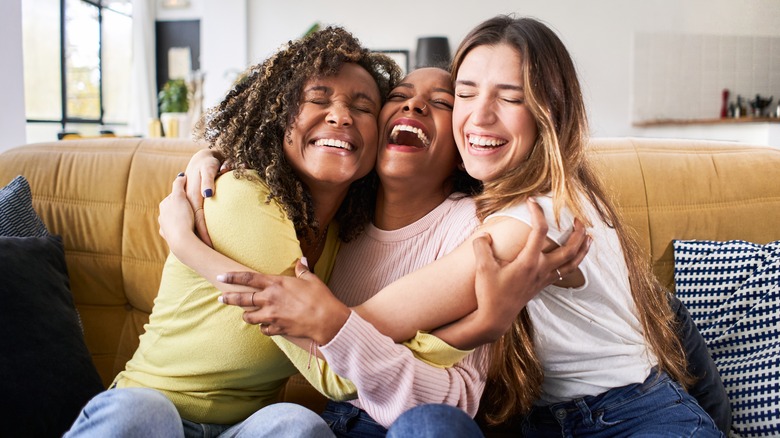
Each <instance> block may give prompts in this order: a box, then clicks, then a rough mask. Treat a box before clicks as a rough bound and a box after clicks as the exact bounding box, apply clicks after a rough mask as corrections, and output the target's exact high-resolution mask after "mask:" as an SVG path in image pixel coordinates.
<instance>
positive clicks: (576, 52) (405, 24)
mask: <svg viewBox="0 0 780 438" xmlns="http://www.w3.org/2000/svg"><path fill="white" fill-rule="evenodd" d="M247 3H248V13H249V18H248V20H249V34H248V38H249V55H248V58H249V61H250V62H252V63H254V62H258V61H259V60H261V59H263V58H264V57H266V56H268V55H269V54H270V53H272V52H273V51H274V50H275V49H276V48H277V47H279V45H280V44H282V43H284V42H286V41H287V40H289V39H291V38H296V37H298V36H300V35H301V34H302V33H303V32H305V30H306V29H308V27H309V26H310V25H311V24H312V23H314V22H316V21H319V22H322V23H324V24H339V25H343V26H344V27H346V28H347V29H349V30H350V31H352V32H353V33H354V34H355V35H357V36H358V37H359V38H360V39H361V40H362V41H363V43H364V44H366V45H368V46H370V47H373V48H377V49H392V48H405V49H408V50H410V51H412V52H413V51H414V49H415V46H416V41H417V38H418V37H420V36H426V35H444V36H447V37H449V39H450V45H451V46H452V49H453V50H454V49H455V46H457V43H458V42H460V40H461V39H462V38H463V37H464V36H465V34H466V33H467V32H468V31H469V30H470V29H471V28H472V27H473V26H474V25H476V24H477V23H479V22H481V21H482V20H484V19H487V18H489V17H492V16H493V15H496V14H499V13H512V12H513V13H517V14H518V15H529V16H533V17H536V18H539V19H541V20H543V21H545V22H546V23H548V24H549V25H550V26H551V27H552V28H553V29H555V30H556V31H557V32H558V34H559V35H560V36H561V38H562V39H563V41H564V43H565V44H566V45H567V47H568V48H569V50H570V52H571V54H572V56H573V58H574V60H575V62H576V64H577V66H578V70H579V74H580V80H581V81H582V83H583V88H584V93H585V98H586V104H587V105H588V109H589V111H590V119H591V129H592V132H591V134H592V135H594V136H622V135H641V134H642V133H643V130H642V129H639V128H634V127H632V124H631V123H632V121H631V104H632V102H631V95H632V86H633V85H632V76H633V71H632V68H633V67H632V66H633V59H632V56H633V53H632V52H633V37H634V34H635V32H657V33H662V32H668V33H691V34H718V35H765V36H780V26H778V23H780V3H778V1H777V0H740V1H733V0H685V1H680V0H647V1H625V0H589V1H577V0H525V1H522V2H518V1H516V0H515V1H511V0H481V1H478V2H462V3H461V2H459V3H458V5H457V6H452V2H451V1H449V0H426V1H418V2H415V3H414V7H411V8H410V7H399V6H391V5H389V4H386V5H383V6H382V7H374V6H366V2H364V1H358V0H330V1H328V2H322V1H319V0H296V1H294V2H280V1H278V0H247ZM369 11H375V12H369ZM413 58H414V53H412V59H413ZM412 64H413V62H412ZM775 96H776V98H780V90H777V91H776V93H775Z"/></svg>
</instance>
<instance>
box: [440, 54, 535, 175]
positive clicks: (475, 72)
mask: <svg viewBox="0 0 780 438" xmlns="http://www.w3.org/2000/svg"><path fill="white" fill-rule="evenodd" d="M522 61H523V60H522V59H520V54H519V53H518V52H517V51H516V50H515V49H514V48H513V47H511V46H509V45H507V44H498V45H482V46H477V47H475V48H474V49H472V50H471V51H470V52H468V54H467V55H466V56H465V58H464V59H463V62H462V63H461V65H460V68H459V69H458V72H457V76H456V78H455V108H454V110H453V116H452V117H453V130H454V133H455V142H456V143H457V145H458V151H459V152H460V154H461V158H462V159H463V163H464V164H465V166H466V171H468V173H469V174H470V175H471V176H473V177H474V178H477V179H480V180H482V181H484V182H489V181H492V180H494V179H496V178H498V177H499V176H501V175H502V174H504V173H505V172H506V171H507V170H509V169H513V168H515V167H517V166H519V165H520V164H521V163H522V162H524V161H525V160H526V159H527V157H528V155H529V154H530V152H531V150H532V148H533V145H534V143H535V142H536V138H537V134H538V131H537V128H536V122H535V120H534V118H533V116H532V114H531V111H530V110H529V109H528V108H527V107H526V105H525V103H524V100H525V95H524V85H525V84H524V83H523V82H524V81H523V75H522V69H521V63H522Z"/></svg>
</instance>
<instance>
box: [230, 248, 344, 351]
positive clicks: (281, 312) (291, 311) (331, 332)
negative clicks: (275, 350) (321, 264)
mask: <svg viewBox="0 0 780 438" xmlns="http://www.w3.org/2000/svg"><path fill="white" fill-rule="evenodd" d="M295 273H296V277H290V276H286V275H267V274H260V273H257V272H229V273H227V274H224V275H221V276H218V277H217V279H218V280H219V281H221V282H223V283H227V284H236V285H244V286H250V287H253V288H255V289H256V290H255V291H254V292H224V293H223V294H222V296H221V297H220V301H221V302H222V303H224V304H229V305H232V306H239V307H242V308H243V309H244V321H246V322H247V323H249V324H261V326H260V329H261V330H262V332H263V334H265V335H267V336H273V335H286V336H294V337H299V338H309V339H311V340H313V341H314V342H316V343H317V344H318V345H324V344H327V343H328V342H330V341H331V340H332V339H333V338H334V337H335V336H336V334H337V333H338V332H339V330H341V327H342V326H343V325H344V323H345V322H346V321H347V318H349V314H350V312H351V310H350V309H349V307H347V306H345V305H344V304H343V303H342V302H341V301H339V300H338V299H337V298H336V297H335V296H333V293H332V292H331V291H330V289H328V287H327V286H326V285H325V283H323V282H322V281H321V280H320V279H319V278H318V277H317V276H316V275H314V274H313V273H312V272H310V271H309V269H308V268H307V267H306V266H305V265H304V264H303V263H301V262H300V261H298V263H297V265H296V267H295Z"/></svg>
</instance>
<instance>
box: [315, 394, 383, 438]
mask: <svg viewBox="0 0 780 438" xmlns="http://www.w3.org/2000/svg"><path fill="white" fill-rule="evenodd" d="M322 418H323V420H325V422H326V423H327V424H328V426H329V427H330V429H331V430H332V431H333V433H334V434H335V435H336V436H337V437H339V438H348V437H361V438H364V437H365V438H384V436H385V435H386V434H387V429H385V428H384V427H383V426H382V425H381V424H379V423H377V422H376V421H374V419H373V418H371V416H370V415H368V413H367V412H366V411H364V410H362V409H358V408H357V407H355V406H354V405H352V404H351V403H346V402H334V401H328V404H327V405H326V406H325V411H323V412H322Z"/></svg>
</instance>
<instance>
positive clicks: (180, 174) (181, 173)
mask: <svg viewBox="0 0 780 438" xmlns="http://www.w3.org/2000/svg"><path fill="white" fill-rule="evenodd" d="M176 176H184V172H179V174H178V175H176Z"/></svg>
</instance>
